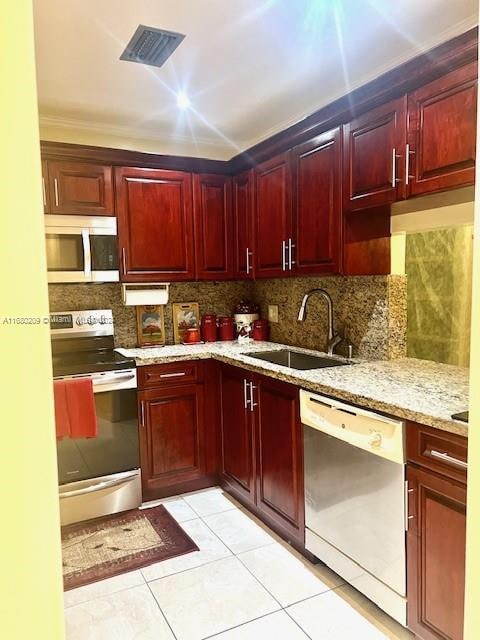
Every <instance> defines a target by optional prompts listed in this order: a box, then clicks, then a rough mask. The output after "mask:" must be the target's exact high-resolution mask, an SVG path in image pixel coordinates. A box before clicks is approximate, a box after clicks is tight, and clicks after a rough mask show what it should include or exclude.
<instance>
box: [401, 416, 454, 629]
mask: <svg viewBox="0 0 480 640" xmlns="http://www.w3.org/2000/svg"><path fill="white" fill-rule="evenodd" d="M410 427H413V429H412V431H413V433H412V431H411V432H410V433H409V432H407V441H408V440H410V442H412V439H413V438H415V440H414V442H413V444H412V445H410V446H409V449H410V452H409V460H410V459H411V457H413V456H412V453H413V448H414V446H415V444H416V443H417V444H422V443H425V445H423V444H422V449H419V450H418V452H417V455H415V459H416V461H417V462H418V460H419V459H420V457H419V454H420V455H424V454H425V452H428V451H429V450H430V449H429V444H428V443H429V437H431V438H437V439H438V438H439V437H441V435H442V432H438V430H433V429H429V428H426V427H419V426H418V425H409V428H410ZM454 440H457V441H458V442H456V443H455V442H453V441H454ZM462 441H463V442H462ZM449 442H450V443H451V444H450V446H451V447H452V451H453V450H454V447H456V448H457V452H456V453H453V452H451V451H450V447H449V444H448V443H449ZM445 445H446V446H445ZM462 447H464V448H465V451H466V439H465V438H461V437H459V436H456V437H455V436H453V437H452V436H451V434H446V440H444V446H443V447H442V448H441V450H440V451H439V452H440V453H442V454H444V455H445V454H446V456H447V457H445V461H444V462H440V464H443V465H444V467H445V470H444V471H443V470H440V472H438V473H437V472H434V471H432V470H431V469H429V468H427V465H428V464H429V463H428V462H427V463H426V464H425V468H421V467H420V466H417V464H411V463H409V464H408V466H407V480H408V489H409V527H408V533H407V560H408V565H407V600H408V627H409V629H410V630H411V631H413V632H414V633H415V634H416V635H417V637H418V638H422V639H423V640H462V638H463V615H464V592H465V529H466V497H467V487H466V481H461V480H454V479H452V477H451V476H452V473H451V472H450V471H451V470H450V468H449V465H451V468H452V469H453V471H454V473H456V474H458V466H457V464H458V462H457V463H456V462H453V463H449V460H456V461H459V460H460V457H459V455H458V451H459V450H461V449H462ZM437 448H438V445H437ZM432 450H433V451H437V449H432ZM425 459H426V460H428V457H426V458H425ZM433 462H434V464H438V461H437V460H435V458H433Z"/></svg>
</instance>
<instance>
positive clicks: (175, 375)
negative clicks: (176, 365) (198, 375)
mask: <svg viewBox="0 0 480 640" xmlns="http://www.w3.org/2000/svg"><path fill="white" fill-rule="evenodd" d="M186 375H187V374H186V372H185V371H178V373H161V374H160V378H180V377H182V376H186Z"/></svg>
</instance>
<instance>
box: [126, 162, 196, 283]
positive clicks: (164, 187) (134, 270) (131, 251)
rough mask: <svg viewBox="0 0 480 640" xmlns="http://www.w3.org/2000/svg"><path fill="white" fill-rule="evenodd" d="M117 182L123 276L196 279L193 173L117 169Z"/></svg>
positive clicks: (147, 279) (152, 279) (140, 279)
mask: <svg viewBox="0 0 480 640" xmlns="http://www.w3.org/2000/svg"><path fill="white" fill-rule="evenodd" d="M115 182H116V195H117V203H116V204H117V216H118V242H119V248H120V261H121V279H122V280H123V281H125V282H163V281H171V280H194V279H195V262H194V240H193V211H192V176H191V174H190V173H183V172H181V171H163V170H161V169H138V168H131V167H121V168H118V169H116V172H115Z"/></svg>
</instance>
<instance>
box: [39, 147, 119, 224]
mask: <svg viewBox="0 0 480 640" xmlns="http://www.w3.org/2000/svg"><path fill="white" fill-rule="evenodd" d="M48 187H49V188H48V190H49V193H50V198H49V203H48V204H49V212H50V213H72V214H79V215H92V216H113V215H114V210H113V175H112V167H107V166H103V165H99V164H87V163H82V162H54V161H53V160H48Z"/></svg>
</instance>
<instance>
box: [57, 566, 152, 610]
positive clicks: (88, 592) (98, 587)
mask: <svg viewBox="0 0 480 640" xmlns="http://www.w3.org/2000/svg"><path fill="white" fill-rule="evenodd" d="M141 584H145V580H144V579H143V576H142V574H141V572H140V571H139V570H137V571H129V572H128V573H122V574H121V575H119V576H114V577H113V578H107V579H106V580H99V581H98V582H93V583H92V584H87V585H86V586H84V587H78V588H77V589H71V590H70V591H65V593H64V594H63V601H64V605H65V607H73V606H75V605H76V604H81V603H82V602H88V601H89V600H94V599H95V598H100V597H102V596H108V595H109V594H111V593H116V592H117V591H124V590H125V589H131V588H132V587H137V586H138V585H141Z"/></svg>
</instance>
